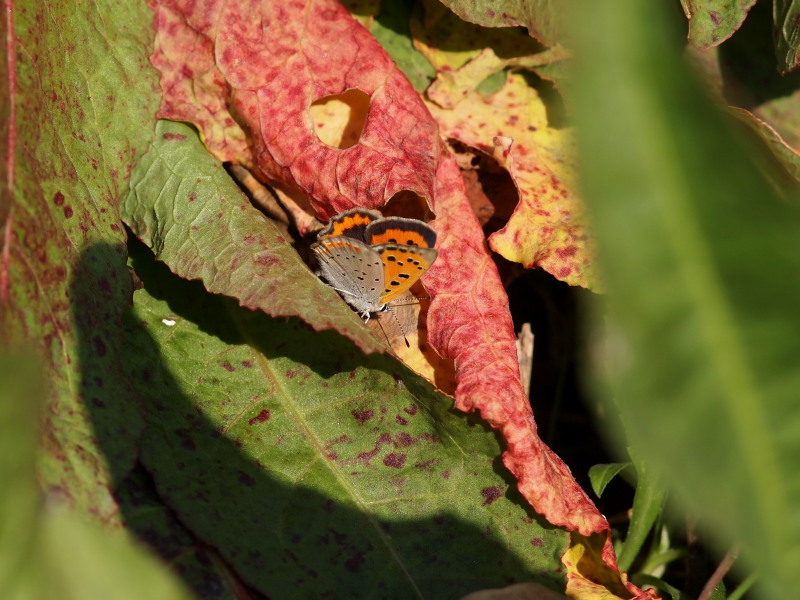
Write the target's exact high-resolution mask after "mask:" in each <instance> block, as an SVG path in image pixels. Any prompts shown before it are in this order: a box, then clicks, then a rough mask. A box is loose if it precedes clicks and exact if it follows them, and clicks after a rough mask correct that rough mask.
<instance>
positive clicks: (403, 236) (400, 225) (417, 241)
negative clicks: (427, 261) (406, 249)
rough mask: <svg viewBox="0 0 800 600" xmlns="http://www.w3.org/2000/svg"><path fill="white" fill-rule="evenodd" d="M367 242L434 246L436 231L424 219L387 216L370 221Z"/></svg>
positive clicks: (373, 243)
mask: <svg viewBox="0 0 800 600" xmlns="http://www.w3.org/2000/svg"><path fill="white" fill-rule="evenodd" d="M366 242H367V243H368V244H370V245H375V244H398V245H401V246H419V247H420V248H433V246H434V244H436V232H435V231H434V230H433V229H432V228H431V227H430V225H427V224H426V223H423V222H422V221H417V220H416V219H404V218H402V217H386V218H384V219H380V220H379V221H375V222H373V223H370V225H369V226H368V227H367V231H366Z"/></svg>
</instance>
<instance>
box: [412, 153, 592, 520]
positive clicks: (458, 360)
mask: <svg viewBox="0 0 800 600" xmlns="http://www.w3.org/2000/svg"><path fill="white" fill-rule="evenodd" d="M440 165H441V166H440V168H439V178H438V185H437V190H436V192H437V215H436V220H435V221H433V226H434V227H435V229H436V231H437V233H438V235H439V238H438V241H437V245H436V246H437V248H438V249H439V257H438V258H437V260H436V262H435V263H434V264H433V267H431V269H430V271H429V272H428V274H427V277H426V279H425V284H426V289H427V290H428V291H429V292H430V293H431V296H432V301H431V306H430V309H429V311H428V335H429V341H430V343H431V344H432V345H433V347H434V348H436V350H437V351H438V352H439V353H440V354H441V355H442V356H445V357H448V358H452V359H453V360H455V364H456V380H457V388H456V407H457V408H459V409H461V410H464V411H473V410H478V411H480V413H481V416H482V417H483V418H484V419H486V420H487V421H489V422H490V423H491V424H492V425H493V426H495V427H497V428H499V429H500V430H501V431H502V433H503V437H504V438H505V440H506V442H507V444H508V451H507V452H506V453H505V454H504V457H503V460H504V462H505V464H506V466H508V468H509V469H510V470H511V472H512V473H514V475H515V476H516V477H517V479H519V486H520V490H521V491H522V493H523V495H524V496H525V497H526V498H527V499H528V501H529V502H530V503H531V504H532V505H533V507H534V508H535V509H536V510H537V511H538V512H540V513H542V514H543V515H545V516H546V517H547V519H548V520H549V521H550V522H551V523H554V524H556V525H562V526H564V527H568V528H569V529H573V530H577V531H579V532H581V533H582V534H584V535H589V534H591V533H595V532H598V531H604V530H606V529H607V528H608V523H607V522H606V520H605V519H604V518H603V517H602V515H600V513H599V512H598V511H597V508H596V507H595V506H594V504H593V503H592V501H591V500H589V498H588V497H587V496H586V493H585V492H584V491H583V490H582V489H581V488H580V486H578V484H577V483H576V482H575V480H574V479H573V477H572V475H571V474H570V472H569V469H568V468H567V467H566V466H565V465H564V463H563V462H562V461H561V459H559V458H558V457H557V456H556V455H555V454H553V452H552V451H551V450H550V449H549V448H548V447H547V446H546V445H545V444H544V443H543V442H542V441H541V440H540V439H539V436H538V434H537V431H536V424H535V422H534V420H533V413H532V412H531V407H530V402H529V401H528V398H527V396H526V395H525V392H524V390H523V389H522V384H521V383H520V378H519V366H518V364H517V358H516V344H515V342H516V336H515V334H514V326H513V323H512V322H511V314H510V312H509V310H508V297H507V296H506V293H505V291H504V290H503V286H502V284H501V282H500V276H499V274H498V273H497V269H496V267H495V266H494V263H493V262H492V259H491V257H490V256H489V254H488V252H487V251H486V247H485V245H484V241H483V232H482V230H481V228H480V225H479V224H478V221H477V219H476V218H475V216H474V215H473V213H472V211H471V210H470V207H469V202H468V200H467V198H466V194H465V191H464V183H463V180H462V178H461V173H460V171H459V170H458V166H457V165H456V163H455V160H454V159H453V158H452V157H450V156H447V157H446V158H443V159H442V161H441V163H440Z"/></svg>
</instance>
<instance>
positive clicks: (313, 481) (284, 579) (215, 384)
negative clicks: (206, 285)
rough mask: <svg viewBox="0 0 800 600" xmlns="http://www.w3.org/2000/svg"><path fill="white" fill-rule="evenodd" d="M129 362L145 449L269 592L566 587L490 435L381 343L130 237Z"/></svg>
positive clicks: (203, 524)
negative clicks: (320, 322)
mask: <svg viewBox="0 0 800 600" xmlns="http://www.w3.org/2000/svg"><path fill="white" fill-rule="evenodd" d="M132 257H133V265H134V268H135V269H136V272H137V274H138V275H139V276H140V277H141V279H142V281H143V282H144V286H145V287H144V289H141V290H139V291H137V292H136V293H135V295H134V309H133V311H132V313H131V318H130V319H129V321H128V332H127V334H126V340H128V343H129V346H128V352H127V356H128V359H129V369H130V373H131V375H132V376H133V377H134V378H135V379H136V380H137V381H138V384H139V388H140V391H141V393H142V394H143V395H144V396H145V397H146V399H147V404H148V414H149V420H148V428H147V430H146V434H145V437H144V440H143V444H142V461H143V462H144V464H145V465H146V467H147V469H148V471H149V472H150V473H152V475H153V477H154V479H155V482H156V486H157V488H158V492H159V495H160V496H161V497H162V498H164V499H165V500H166V501H167V502H168V504H169V505H170V506H171V507H172V509H173V510H174V511H175V512H176V514H177V515H178V516H179V518H180V520H181V521H182V522H183V523H184V524H186V525H187V527H189V528H190V529H191V530H192V531H193V532H194V534H195V535H196V536H198V537H199V538H201V539H203V540H205V541H206V542H207V543H209V544H212V545H213V546H214V547H216V548H217V549H218V551H219V552H220V554H221V555H222V556H223V558H224V559H225V561H226V562H227V563H228V564H230V565H231V567H232V568H233V569H235V570H236V571H237V572H238V573H239V574H240V575H241V576H242V578H243V579H244V580H245V581H246V582H247V584H248V585H250V586H252V587H254V588H255V589H257V590H259V591H260V592H261V593H264V594H266V595H269V596H271V597H278V598H289V599H290V598H309V597H324V596H326V595H330V596H337V597H347V598H357V597H363V598H375V597H380V596H385V597H390V598H441V597H458V596H460V595H462V594H464V593H467V592H469V591H473V590H476V589H483V588H488V587H498V586H500V585H505V584H506V583H507V582H509V581H512V580H530V579H534V580H538V581H540V582H542V583H545V584H546V585H548V586H550V587H555V586H563V579H562V575H561V574H560V572H561V570H562V568H563V567H562V565H561V563H560V560H559V557H560V555H561V554H562V553H563V552H564V550H565V549H566V545H567V542H568V538H567V535H566V533H565V532H564V531H561V530H556V529H553V528H552V527H550V526H548V525H547V524H546V523H544V522H543V521H541V520H540V519H539V518H538V517H537V516H536V515H535V514H534V513H533V512H532V511H531V510H530V508H529V507H528V506H527V505H526V504H525V503H524V501H523V500H522V498H521V497H520V496H519V494H518V493H517V492H516V490H515V487H514V485H513V483H512V479H511V477H510V475H509V474H508V473H507V472H506V471H505V469H504V467H503V466H502V463H501V462H500V459H499V456H500V452H501V451H500V448H499V447H498V442H497V439H496V437H495V434H494V433H493V432H492V431H491V430H490V429H488V428H487V427H486V426H485V425H483V424H482V423H481V422H480V421H479V420H477V419H474V418H473V419H472V421H471V422H470V421H469V420H468V418H466V417H464V416H463V415H460V414H455V413H454V412H452V408H451V407H452V403H451V400H450V399H449V398H447V397H445V396H442V395H440V394H438V393H436V392H435V391H434V390H433V389H432V388H431V387H430V385H429V384H427V383H426V382H424V381H422V380H420V378H419V377H418V376H416V375H415V374H414V373H412V372H410V371H409V370H408V369H406V368H405V367H403V366H402V365H401V364H400V363H398V362H397V361H396V360H394V359H392V358H390V357H387V356H384V355H376V354H373V355H369V356H365V355H364V354H363V353H362V352H361V351H359V350H358V349H357V348H356V347H355V346H354V345H353V344H352V343H351V342H349V341H347V340H346V339H345V338H343V337H341V336H339V335H338V334H336V333H334V332H321V333H315V332H313V331H312V330H310V329H309V328H308V327H307V326H306V325H305V324H304V323H302V322H301V321H299V320H298V319H274V318H270V317H268V316H266V315H264V314H263V313H261V312H253V311H249V310H245V309H242V308H241V307H239V306H237V305H236V303H235V302H233V301H231V300H230V299H228V298H224V297H221V296H214V295H211V294H208V293H206V292H205V291H204V290H203V288H202V287H201V286H200V285H199V284H198V283H197V282H187V281H185V280H182V279H180V278H178V277H175V276H174V275H172V274H171V273H169V272H168V271H167V269H166V268H165V267H164V266H163V265H161V264H158V263H155V262H153V260H152V258H151V257H150V256H149V253H148V252H146V251H145V250H143V248H142V247H141V245H138V244H137V245H136V246H134V247H133V249H132Z"/></svg>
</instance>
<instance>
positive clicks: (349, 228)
mask: <svg viewBox="0 0 800 600" xmlns="http://www.w3.org/2000/svg"><path fill="white" fill-rule="evenodd" d="M434 244H436V232H435V231H434V230H433V229H432V228H431V227H430V226H429V225H427V224H426V223H423V222H422V221H418V220H417V219H406V218H402V217H384V216H383V215H381V214H380V213H379V212H376V211H374V210H366V209H363V208H352V209H350V210H346V211H344V212H343V213H339V214H338V215H336V216H335V217H333V218H332V219H331V221H330V223H328V225H327V226H326V227H325V228H324V229H323V230H322V231H320V232H319V234H318V235H317V242H316V243H314V244H312V245H311V250H312V251H313V252H314V254H315V255H316V257H317V259H318V261H319V274H320V276H321V277H322V278H323V279H325V281H327V282H328V284H329V285H330V286H331V287H332V288H333V289H335V290H336V291H337V292H339V294H341V296H342V298H343V299H344V300H345V301H346V302H347V303H348V304H349V305H350V306H352V307H353V308H354V309H355V310H356V311H357V312H358V313H359V314H360V315H361V317H362V318H363V319H365V320H367V321H368V320H369V316H370V313H374V312H380V311H385V310H387V309H388V304H389V303H390V302H391V301H392V300H394V299H396V298H397V297H398V296H400V295H402V294H404V293H405V292H407V291H408V290H409V289H410V288H411V286H412V285H414V284H415V283H416V282H417V280H418V279H419V278H420V277H422V275H423V274H424V273H425V271H427V270H428V269H429V268H430V266H431V265H432V264H433V261H435V260H436V256H437V254H438V252H437V251H436V250H435V249H434V247H433V246H434Z"/></svg>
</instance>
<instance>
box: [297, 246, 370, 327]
mask: <svg viewBox="0 0 800 600" xmlns="http://www.w3.org/2000/svg"><path fill="white" fill-rule="evenodd" d="M311 250H312V251H313V252H314V254H315V255H316V256H317V258H318V259H319V270H320V275H322V277H323V278H324V279H325V280H326V281H327V282H328V283H329V284H330V285H331V287H332V288H333V289H335V290H336V291H337V292H339V293H340V294H341V295H342V298H344V300H345V301H346V302H347V303H348V304H350V306H352V307H353V308H355V309H356V310H357V311H358V312H359V313H361V314H362V315H363V314H364V313H370V312H375V311H377V310H380V309H381V307H382V305H383V302H380V297H381V294H382V293H383V290H384V288H385V286H384V275H383V273H384V263H383V261H382V259H381V256H380V254H379V253H378V252H376V251H375V249H373V248H371V247H370V246H367V245H366V244H365V243H363V242H360V241H358V240H356V239H352V238H349V237H346V236H329V237H322V238H319V240H318V241H317V243H315V244H312V246H311Z"/></svg>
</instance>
